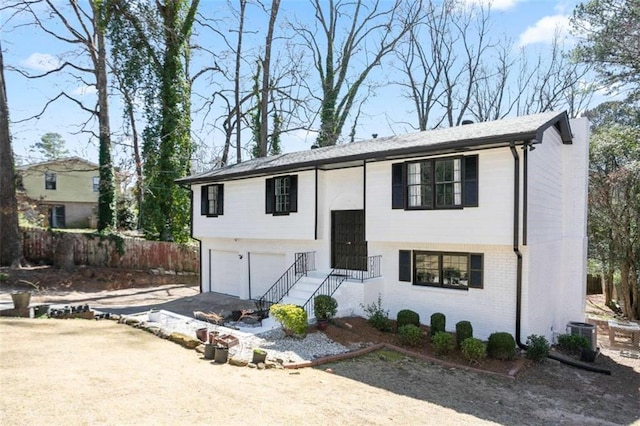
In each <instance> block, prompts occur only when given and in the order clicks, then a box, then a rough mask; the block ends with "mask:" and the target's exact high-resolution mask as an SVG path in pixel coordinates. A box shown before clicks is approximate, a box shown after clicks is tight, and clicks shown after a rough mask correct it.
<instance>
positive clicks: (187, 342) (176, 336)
mask: <svg viewBox="0 0 640 426" xmlns="http://www.w3.org/2000/svg"><path fill="white" fill-rule="evenodd" d="M112 319H115V320H117V321H118V322H120V323H124V324H126V325H129V326H132V327H136V328H141V329H143V330H146V331H149V332H151V333H153V334H155V335H157V336H159V337H162V338H165V339H167V340H170V341H172V342H174V343H177V344H179V345H180V346H183V347H184V348H187V349H196V347H197V346H199V345H200V344H201V343H202V342H200V341H199V340H196V339H195V338H192V337H190V336H185V335H184V334H181V333H170V334H166V333H163V332H162V331H161V329H159V328H158V327H148V326H145V324H144V322H143V321H139V320H137V319H133V318H124V317H120V318H112ZM380 349H389V350H392V351H395V352H400V353H401V354H404V355H406V356H410V357H414V358H418V359H420V360H422V361H428V362H432V363H434V364H439V365H442V366H443V367H449V368H458V369H460V370H464V371H471V372H474V373H479V374H489V375H493V376H497V377H501V378H505V379H511V380H515V378H516V375H517V374H518V373H519V372H520V369H521V367H522V365H521V364H520V365H518V366H517V367H516V368H514V369H513V370H511V371H509V373H508V374H502V373H496V372H494V371H487V370H482V369H480V368H475V367H472V366H461V365H460V364H454V363H451V362H448V361H445V360H442V359H439V358H434V357H431V356H428V355H424V354H420V353H417V352H413V351H411V350H408V349H405V348H402V347H400V346H396V345H392V344H390V343H376V344H375V345H371V346H367V347H366V348H363V349H358V350H355V351H349V352H344V353H341V354H336V355H329V356H325V357H322V358H317V359H314V360H311V361H302V362H296V363H291V364H284V365H283V367H284V368H285V369H292V370H295V369H299V368H307V367H317V366H319V365H323V364H328V363H330V362H337V361H343V360H345V359H352V358H357V357H359V356H363V355H367V354H369V353H371V352H375V351H377V350H380Z"/></svg>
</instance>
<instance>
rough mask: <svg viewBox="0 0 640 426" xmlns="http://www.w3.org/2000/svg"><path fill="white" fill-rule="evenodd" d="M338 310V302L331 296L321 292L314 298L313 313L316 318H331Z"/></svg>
mask: <svg viewBox="0 0 640 426" xmlns="http://www.w3.org/2000/svg"><path fill="white" fill-rule="evenodd" d="M337 311H338V302H337V301H336V299H334V298H333V297H331V296H328V295H326V294H319V295H317V296H316V297H314V298H313V313H314V315H315V317H316V319H326V320H330V319H331V318H333V317H334V315H335V314H336V312H337Z"/></svg>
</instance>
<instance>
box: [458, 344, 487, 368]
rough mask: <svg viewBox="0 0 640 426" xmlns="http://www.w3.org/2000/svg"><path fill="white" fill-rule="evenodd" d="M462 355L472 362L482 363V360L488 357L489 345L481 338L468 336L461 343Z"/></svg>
mask: <svg viewBox="0 0 640 426" xmlns="http://www.w3.org/2000/svg"><path fill="white" fill-rule="evenodd" d="M460 348H461V350H462V355H463V356H464V357H465V359H466V360H467V361H469V363H471V364H480V360H482V359H484V358H486V357H487V346H486V345H485V344H484V342H482V340H480V339H474V338H473V337H468V338H466V339H464V340H463V341H462V343H461V345H460Z"/></svg>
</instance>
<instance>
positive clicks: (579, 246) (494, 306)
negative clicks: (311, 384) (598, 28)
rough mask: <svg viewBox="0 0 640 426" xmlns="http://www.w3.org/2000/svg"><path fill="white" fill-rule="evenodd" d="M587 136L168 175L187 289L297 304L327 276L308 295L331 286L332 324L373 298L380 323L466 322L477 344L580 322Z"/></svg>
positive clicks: (529, 129)
mask: <svg viewBox="0 0 640 426" xmlns="http://www.w3.org/2000/svg"><path fill="white" fill-rule="evenodd" d="M588 128H589V127H588V121H587V120H586V119H577V120H572V121H571V124H570V122H569V119H568V116H567V114H566V113H565V112H549V113H542V114H536V115H530V116H523V117H516V118H507V119H503V120H499V121H494V122H484V123H477V124H467V125H462V126H459V127H454V128H448V129H440V130H433V131H426V132H419V133H414V134H408V135H402V136H395V137H387V138H379V139H374V140H369V141H363V142H354V143H348V144H343V145H337V146H332V147H325V148H318V149H311V150H309V151H304V152H295V153H290V154H283V155H279V156H274V157H266V158H256V159H253V160H250V161H246V162H243V163H240V164H235V165H231V166H227V167H223V168H219V169H214V170H211V171H209V172H207V173H202V174H198V175H194V176H190V177H187V178H184V179H181V180H180V182H181V183H188V184H190V185H191V189H192V192H193V218H192V220H193V237H194V238H197V239H198V240H200V246H201V289H202V291H204V292H208V291H215V292H221V293H227V294H231V295H234V296H238V297H240V298H244V299H256V300H257V299H259V298H260V297H261V296H262V295H263V294H265V296H264V297H263V299H262V300H263V301H266V302H270V303H275V302H278V301H280V299H279V298H280V297H281V296H282V295H283V294H284V293H286V294H287V296H286V298H285V299H284V300H283V301H284V302H291V301H293V302H294V303H299V304H303V303H305V301H306V300H310V297H311V296H312V294H313V292H314V291H315V289H316V288H318V287H319V286H320V283H322V282H323V280H324V279H325V277H327V276H328V274H330V272H331V270H332V268H334V267H338V268H340V270H336V271H335V272H336V274H335V275H333V276H332V277H331V278H330V279H328V280H327V281H326V282H325V283H324V284H323V287H322V289H321V291H320V292H323V293H327V292H328V293H330V292H332V291H333V290H334V289H335V288H336V287H337V290H336V291H335V293H334V297H336V299H337V300H338V303H339V313H340V314H342V315H348V314H359V315H362V314H363V304H364V305H365V306H366V305H369V304H371V303H375V302H377V300H378V296H379V295H380V296H381V300H382V308H383V309H385V310H389V313H390V317H391V318H395V315H396V314H397V312H398V311H399V310H401V309H412V310H414V311H416V312H418V313H419V314H420V318H421V322H422V323H425V324H428V323H429V318H430V316H431V315H432V314H433V313H435V312H442V313H444V314H445V315H446V319H447V326H446V328H447V330H451V331H453V330H454V329H455V324H456V323H457V322H458V321H461V320H469V321H471V323H472V325H473V329H474V335H475V336H476V337H480V338H487V337H488V335H489V334H491V333H493V332H496V331H507V332H510V333H512V334H514V335H515V336H516V338H517V339H518V340H519V341H521V342H523V341H524V340H526V336H528V335H530V334H539V335H544V336H546V337H547V338H549V339H551V338H552V337H553V334H554V332H564V331H565V328H566V324H567V322H569V321H580V320H583V319H584V303H585V285H586V284H585V282H586V277H585V274H586V248H587V241H586V212H587V204H586V203H587V166H588ZM302 253H306V254H305V255H304V257H303V255H302ZM290 266H291V268H289V267H290ZM314 266H315V268H314ZM288 268H289V269H288ZM313 269H315V271H309V270H313ZM345 269H346V270H347V271H345ZM285 271H287V273H285ZM305 272H306V273H307V275H308V277H304V278H302V279H301V280H300V281H298V282H296V279H298V278H299V276H300V275H302V273H305ZM345 275H349V276H348V277H345ZM354 277H355V278H359V279H353V278H354ZM345 278H347V279H345ZM367 278H371V279H367ZM360 279H362V281H361V280H360ZM276 282H277V285H275V287H274V288H271V290H270V287H271V286H272V285H273V284H274V283H276ZM289 287H291V288H290V289H289ZM267 290H269V292H267ZM274 299H276V300H274ZM308 308H309V305H307V310H308V311H309V309H308Z"/></svg>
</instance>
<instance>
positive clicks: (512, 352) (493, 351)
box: [487, 332, 516, 359]
mask: <svg viewBox="0 0 640 426" xmlns="http://www.w3.org/2000/svg"><path fill="white" fill-rule="evenodd" d="M487 355H489V356H490V357H491V358H496V359H513V358H515V356H516V341H515V340H514V339H513V336H512V335H511V334H509V333H504V332H501V333H493V334H492V335H490V336H489V341H488V342H487Z"/></svg>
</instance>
